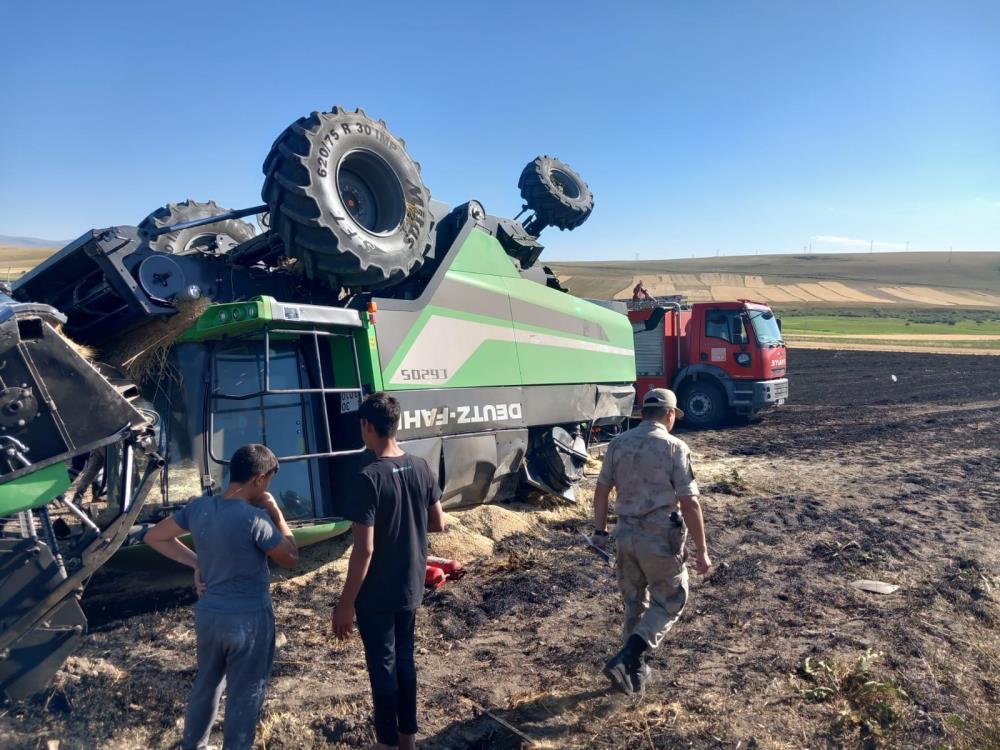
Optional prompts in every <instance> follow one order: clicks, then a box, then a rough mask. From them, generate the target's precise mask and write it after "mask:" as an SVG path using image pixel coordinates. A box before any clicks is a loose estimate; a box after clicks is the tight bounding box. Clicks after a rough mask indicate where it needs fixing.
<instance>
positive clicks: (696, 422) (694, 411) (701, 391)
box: [681, 380, 729, 429]
mask: <svg viewBox="0 0 1000 750" xmlns="http://www.w3.org/2000/svg"><path fill="white" fill-rule="evenodd" d="M681 409H682V410H683V411H684V424H685V425H687V426H689V427H699V428H702V429H708V428H712V427H718V426H719V425H720V424H721V423H722V420H723V419H725V418H726V415H727V414H728V412H729V405H728V404H727V403H726V396H725V394H724V393H723V392H722V389H721V388H719V386H717V385H716V384H715V383H712V382H711V381H708V380H703V381H696V382H695V383H693V384H691V385H689V386H688V387H687V388H686V389H685V390H684V395H683V396H682V398H681Z"/></svg>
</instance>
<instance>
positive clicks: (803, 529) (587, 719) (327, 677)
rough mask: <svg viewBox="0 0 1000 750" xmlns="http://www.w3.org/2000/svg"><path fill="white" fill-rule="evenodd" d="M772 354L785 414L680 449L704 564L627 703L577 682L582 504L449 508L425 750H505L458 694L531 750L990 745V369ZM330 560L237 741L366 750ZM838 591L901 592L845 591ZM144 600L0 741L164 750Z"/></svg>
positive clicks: (172, 617) (994, 702) (161, 661)
mask: <svg viewBox="0 0 1000 750" xmlns="http://www.w3.org/2000/svg"><path fill="white" fill-rule="evenodd" d="M791 360H792V361H791V367H792V368H793V371H794V381H793V392H792V402H791V403H789V404H788V405H786V407H784V408H783V409H781V410H779V411H777V412H775V413H773V414H769V415H767V416H766V417H765V418H764V419H763V420H762V421H760V422H757V423H754V424H751V425H742V426H740V425H736V426H731V427H730V428H728V429H725V430H718V431H707V432H700V433H685V434H684V435H683V437H684V438H685V439H686V440H688V442H689V443H690V445H691V446H692V448H693V450H694V453H695V456H696V460H697V464H696V467H697V471H698V476H699V479H700V481H701V483H702V487H703V491H704V498H703V499H704V505H705V508H706V514H707V519H708V528H709V534H710V539H711V549H712V554H713V557H714V559H715V562H716V568H715V570H714V572H713V573H712V574H710V575H709V576H708V577H707V579H697V580H693V583H692V597H691V600H690V603H689V608H688V610H687V611H686V612H685V614H684V617H683V619H682V621H681V623H680V625H679V626H678V627H677V628H676V629H675V630H674V631H673V633H672V634H671V635H670V637H669V640H668V641H667V643H666V644H665V646H664V647H663V648H662V649H661V650H660V651H659V652H658V653H657V654H656V656H655V658H654V661H653V666H654V668H655V669H656V674H655V677H654V680H653V683H652V686H651V688H650V690H649V691H648V692H647V694H646V696H645V697H643V698H641V699H628V698H625V697H624V696H620V695H614V694H610V693H608V691H607V690H606V684H605V680H604V678H603V677H601V676H600V667H601V665H602V663H603V661H604V660H605V659H606V658H607V656H608V655H609V654H610V653H611V652H612V650H613V649H614V648H615V644H616V643H617V635H618V628H619V622H620V618H621V606H620V604H619V601H618V598H617V596H616V593H615V586H614V581H613V576H612V574H611V571H610V569H609V568H608V567H606V566H605V565H603V564H602V563H601V562H600V561H598V560H597V559H596V558H595V557H593V556H591V555H589V554H587V553H586V552H585V551H584V549H583V548H582V546H581V540H580V538H579V535H578V533H577V531H576V530H586V529H589V527H590V523H589V520H588V518H589V508H588V507H587V506H588V505H589V499H590V491H589V490H590V488H592V484H591V485H590V486H589V487H588V491H587V492H585V493H583V494H584V495H585V496H586V498H585V502H584V503H583V504H582V505H580V506H560V505H556V504H554V503H551V502H545V501H542V502H540V503H538V504H534V505H522V506H516V507H515V506H504V507H485V508H479V509H474V510H471V511H463V512H460V513H456V514H454V517H453V520H454V521H455V526H454V528H453V529H452V531H450V532H449V533H448V534H446V535H444V536H443V537H439V538H437V539H435V541H434V549H435V551H436V552H437V553H438V554H446V555H451V554H454V555H457V556H460V557H462V558H464V560H465V561H466V562H467V563H468V567H469V570H470V572H469V575H467V576H466V577H465V578H464V579H463V580H461V581H458V582H455V583H450V584H448V585H446V586H445V587H444V588H443V589H442V590H440V591H439V592H437V593H434V594H432V595H430V596H428V597H427V600H426V606H425V608H424V609H423V610H422V613H421V615H420V617H419V620H418V639H419V640H418V651H419V653H418V657H417V658H418V666H419V668H420V670H421V681H422V694H421V705H422V730H421V735H422V747H425V748H435V749H437V750H444V749H452V748H517V747H521V746H522V745H523V744H524V743H525V742H526V741H525V740H524V739H523V738H522V737H519V736H518V735H516V734H514V733H513V732H511V731H510V730H509V729H507V728H505V727H504V726H502V725H501V724H500V723H499V722H498V721H496V719H495V718H493V717H491V716H489V715H484V714H482V713H481V712H480V711H479V709H478V708H477V706H476V704H478V705H479V706H482V707H484V708H486V709H488V710H489V711H490V712H492V713H493V714H494V715H495V716H496V717H499V718H500V719H502V720H504V721H506V722H508V723H509V724H511V725H513V726H514V727H517V728H518V729H519V730H520V731H521V732H522V733H523V734H524V735H526V736H528V737H530V738H532V739H533V740H534V741H535V742H534V746H536V747H549V748H573V747H579V748H676V747H692V748H706V749H707V748H728V749H730V750H737V749H739V750H745V749H747V748H806V747H808V748H840V747H847V748H878V747H893V748H970V749H971V748H996V747H1000V706H998V701H1000V604H998V590H1000V548H998V545H997V543H996V536H997V529H998V528H1000V457H998V450H997V446H998V445H1000V358H996V357H971V356H958V355H915V354H901V353H862V352H830V351H794V352H793V353H792V356H791ZM891 375H896V377H897V380H896V381H895V382H894V381H893V380H892V378H891ZM589 481H590V482H591V483H592V482H593V479H590V480H589ZM344 553H345V543H344V542H342V541H338V542H334V543H331V544H327V545H325V546H324V547H323V548H322V549H321V550H315V551H314V552H313V553H311V556H312V559H313V562H312V564H310V565H309V566H308V570H307V572H305V573H303V574H301V575H298V576H296V577H294V578H291V579H288V580H285V581H282V582H279V583H277V584H276V585H275V586H274V599H275V605H276V611H277V619H278V627H279V630H280V631H281V634H282V636H281V637H280V638H279V641H280V643H281V645H280V647H279V650H278V657H277V664H276V666H275V674H274V681H273V685H272V688H271V691H270V694H269V697H268V699H267V703H266V705H265V710H264V714H263V717H262V723H261V727H260V732H259V735H258V736H259V743H258V746H259V747H262V748H263V747H266V748H268V750H277V749H282V748H286V749H291V748H326V747H329V748H358V747H364V746H366V743H368V742H371V740H372V730H371V725H370V723H369V721H368V718H367V717H368V713H369V710H370V703H369V697H368V687H367V683H366V679H365V673H364V668H363V662H362V656H361V651H360V643H359V642H358V640H357V639H356V638H355V639H352V641H350V642H349V643H347V644H337V643H331V642H330V640H329V638H328V637H327V632H328V619H327V618H328V616H329V612H330V604H331V602H332V600H333V598H334V597H335V595H336V592H337V591H338V590H339V587H340V585H341V584H342V580H343V578H342V577H343V571H344V569H345V564H346V561H345V558H344ZM321 556H327V557H329V556H335V557H336V559H334V560H333V561H332V562H325V563H321V562H320V561H319V558H320V557H321ZM856 579H877V580H882V581H887V582H889V583H893V584H896V585H898V586H899V587H900V588H899V590H898V591H896V592H895V593H892V594H887V595H883V594H875V593H867V592H864V591H859V590H856V589H854V588H852V587H851V586H850V585H849V584H850V582H851V581H854V580H856ZM159 606H160V609H159V610H158V611H149V612H146V613H144V614H137V615H133V616H130V617H124V618H121V619H116V618H115V617H111V618H110V619H109V618H108V617H107V616H106V615H105V616H104V617H99V618H95V620H96V621H98V622H99V625H98V627H97V628H96V629H95V632H93V633H92V634H91V635H90V636H88V637H87V639H86V642H85V646H84V648H83V649H82V650H81V652H80V653H79V654H78V655H77V656H76V657H74V658H73V659H72V660H71V661H70V663H69V664H68V665H67V666H66V668H64V669H63V670H62V672H61V673H60V674H59V675H58V678H57V680H56V683H55V685H54V687H53V688H52V689H51V690H50V691H48V692H47V693H46V694H44V695H42V696H40V697H38V698H37V699H35V700H32V701H30V702H28V703H25V704H22V705H14V706H6V707H3V708H2V709H0V714H2V715H0V745H2V746H3V747H5V748H32V749H34V748H44V747H45V746H46V741H47V740H59V741H60V745H59V747H60V750H75V749H76V748H158V747H171V746H172V744H173V743H174V742H175V741H176V740H177V738H178V729H179V722H180V717H181V715H182V712H183V706H184V700H185V696H186V693H187V690H188V688H189V686H190V684H191V681H192V679H193V677H194V668H193V667H194V656H193V633H192V616H191V612H190V608H189V606H187V605H178V604H173V605H170V606H164V605H163V603H162V600H161V602H160V604H159ZM220 739H221V738H220Z"/></svg>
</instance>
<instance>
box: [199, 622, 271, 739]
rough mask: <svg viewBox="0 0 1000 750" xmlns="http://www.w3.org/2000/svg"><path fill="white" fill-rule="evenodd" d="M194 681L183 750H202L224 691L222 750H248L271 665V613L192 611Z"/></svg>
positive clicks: (255, 729) (262, 701)
mask: <svg viewBox="0 0 1000 750" xmlns="http://www.w3.org/2000/svg"><path fill="white" fill-rule="evenodd" d="M194 629H195V634H196V635H197V637H198V676H197V677H196V678H195V681H194V687H193V688H192V689H191V697H190V698H189V699H188V708H187V716H186V717H185V719H184V737H183V739H182V741H181V747H182V748H183V749H184V750H196V749H197V748H203V747H205V746H206V744H207V743H208V736H209V734H210V733H211V731H212V724H213V723H214V722H215V717H216V715H217V714H218V712H219V699H220V698H221V697H222V690H223V688H226V718H225V721H224V722H223V725H222V734H223V743H224V744H223V747H224V748H225V750H251V747H252V746H253V740H254V734H255V733H256V731H257V716H258V714H260V707H261V706H262V705H263V703H264V694H265V692H266V691H267V681H268V678H269V677H270V676H271V665H272V664H273V663H274V611H273V610H272V609H271V608H270V607H266V608H262V609H259V610H256V611H253V612H201V611H197V610H196V611H195V615H194Z"/></svg>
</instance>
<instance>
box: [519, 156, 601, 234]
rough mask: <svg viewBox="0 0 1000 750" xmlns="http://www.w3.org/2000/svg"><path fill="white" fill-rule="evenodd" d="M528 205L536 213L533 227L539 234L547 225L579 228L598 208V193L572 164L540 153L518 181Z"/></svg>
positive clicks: (532, 231)
mask: <svg viewBox="0 0 1000 750" xmlns="http://www.w3.org/2000/svg"><path fill="white" fill-rule="evenodd" d="M517 186H518V188H520V190H521V198H523V199H524V203H525V205H526V206H527V207H528V208H529V209H531V210H532V211H534V212H535V219H534V220H532V222H530V226H525V229H527V230H528V231H529V232H530V233H531V234H533V235H535V236H537V235H538V233H539V232H540V231H541V229H542V228H543V227H545V226H553V227H559V229H576V228H577V227H578V226H580V225H581V224H583V222H585V221H586V220H587V217H588V216H590V212H591V211H593V210H594V196H593V194H592V193H591V192H590V188H589V187H588V186H587V183H586V182H584V181H583V178H582V177H580V175H578V174H577V173H576V172H574V171H573V170H572V169H571V168H570V166H569V165H568V164H566V163H565V162H562V161H559V159H555V158H553V157H551V156H539V157H536V158H535V159H534V161H531V162H529V163H528V165H527V166H526V167H525V168H524V169H523V170H522V171H521V178H520V179H519V180H518V181H517Z"/></svg>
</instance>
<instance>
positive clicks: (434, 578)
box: [424, 565, 448, 591]
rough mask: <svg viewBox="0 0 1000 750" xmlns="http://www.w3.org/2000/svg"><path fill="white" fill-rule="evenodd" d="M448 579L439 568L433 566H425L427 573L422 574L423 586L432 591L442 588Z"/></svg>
mask: <svg viewBox="0 0 1000 750" xmlns="http://www.w3.org/2000/svg"><path fill="white" fill-rule="evenodd" d="M447 580H448V577H447V576H446V575H445V574H444V571H443V570H441V568H438V567H436V566H434V565H428V566H427V572H426V573H425V574H424V586H426V587H427V588H429V589H432V590H434V591H437V590H438V589H439V588H441V587H442V586H444V583H445V581H447Z"/></svg>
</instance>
